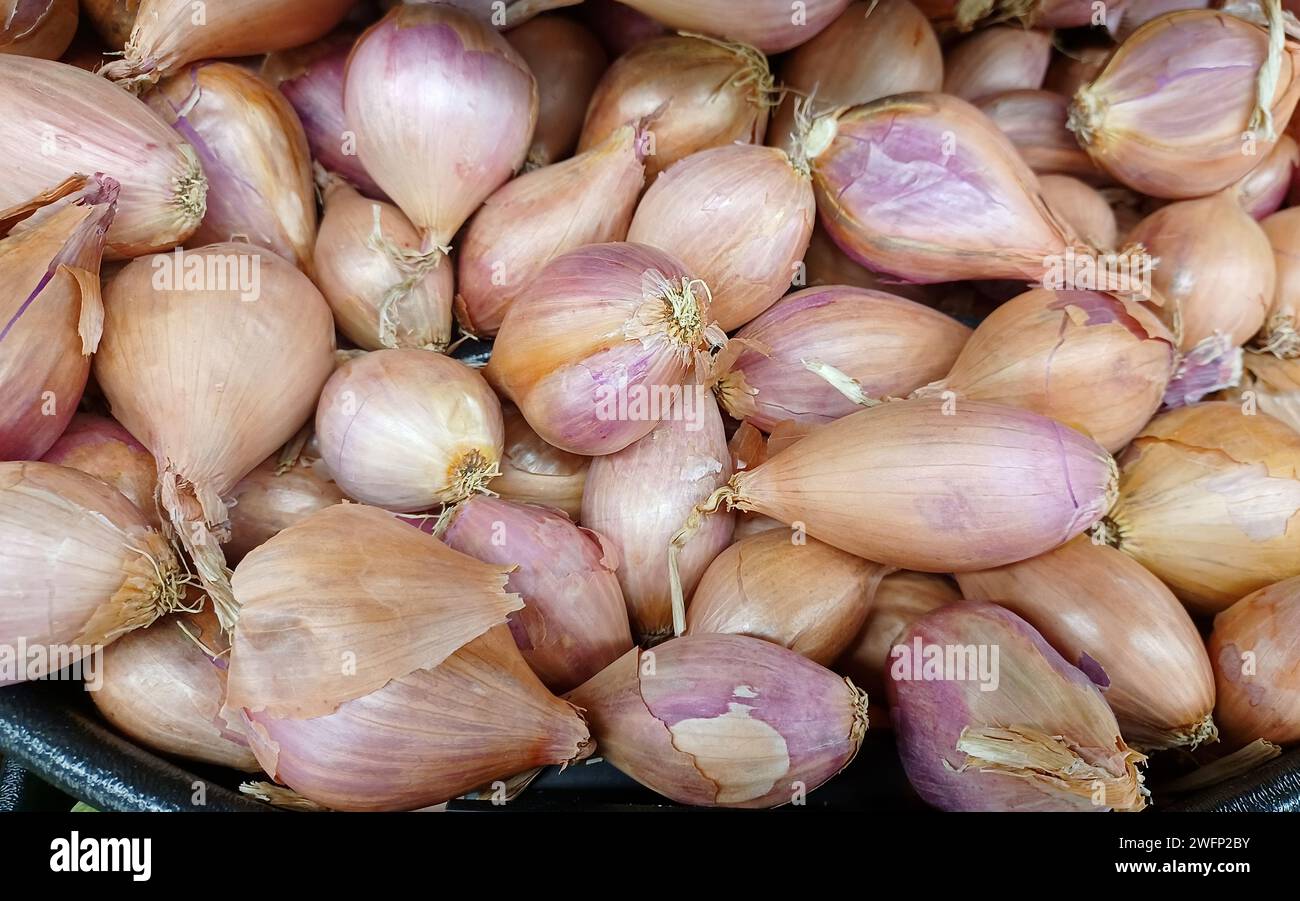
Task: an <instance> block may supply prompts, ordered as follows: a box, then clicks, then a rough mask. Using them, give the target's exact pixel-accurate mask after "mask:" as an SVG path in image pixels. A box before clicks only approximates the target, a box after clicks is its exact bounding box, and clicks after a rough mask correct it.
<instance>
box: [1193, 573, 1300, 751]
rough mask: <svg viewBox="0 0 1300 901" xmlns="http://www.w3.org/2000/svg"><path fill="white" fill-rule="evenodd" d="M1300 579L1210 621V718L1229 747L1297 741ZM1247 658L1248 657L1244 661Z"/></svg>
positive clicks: (1240, 603) (1242, 602) (1262, 591)
mask: <svg viewBox="0 0 1300 901" xmlns="http://www.w3.org/2000/svg"><path fill="white" fill-rule="evenodd" d="M1297 634H1300V578H1293V579H1286V580H1285V581H1282V582H1278V583H1276V584H1274V585H1270V586H1268V587H1267V588H1261V589H1260V590H1259V591H1256V592H1253V593H1252V594H1249V595H1247V596H1246V597H1244V598H1242V599H1241V600H1240V601H1237V603H1235V604H1233V605H1232V606H1231V607H1229V608H1228V609H1227V610H1225V611H1223V612H1222V613H1220V614H1219V615H1218V616H1217V617H1215V619H1214V631H1213V632H1212V633H1211V634H1210V641H1209V651H1210V659H1211V660H1212V661H1213V663H1214V675H1215V682H1216V685H1217V686H1218V692H1219V702H1218V706H1216V707H1215V711H1214V715H1215V719H1216V720H1218V722H1219V725H1220V727H1222V729H1223V731H1224V737H1225V739H1226V740H1227V741H1228V742H1229V743H1230V744H1232V745H1244V744H1247V743H1248V742H1252V741H1254V740H1256V739H1259V738H1262V739H1265V740H1267V741H1271V742H1275V743H1276V744H1279V745H1293V744H1295V743H1297V742H1300V693H1298V692H1297V691H1296V685H1295V680H1296V674H1297V673H1298V672H1300V653H1298V651H1300V648H1298V647H1297V644H1296V635H1297ZM1248 655H1249V656H1248Z"/></svg>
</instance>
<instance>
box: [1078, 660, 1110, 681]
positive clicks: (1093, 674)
mask: <svg viewBox="0 0 1300 901" xmlns="http://www.w3.org/2000/svg"><path fill="white" fill-rule="evenodd" d="M1077 665H1078V667H1079V670H1080V671H1081V672H1082V673H1083V674H1084V675H1086V676H1087V677H1088V678H1089V679H1091V680H1092V681H1093V683H1094V684H1095V685H1096V686H1097V687H1098V688H1110V676H1108V675H1106V670H1105V669H1103V668H1102V665H1101V664H1100V663H1098V662H1097V661H1096V660H1093V659H1092V658H1091V657H1089V656H1088V655H1087V654H1086V653H1084V654H1080V655H1079V662H1078V664H1077Z"/></svg>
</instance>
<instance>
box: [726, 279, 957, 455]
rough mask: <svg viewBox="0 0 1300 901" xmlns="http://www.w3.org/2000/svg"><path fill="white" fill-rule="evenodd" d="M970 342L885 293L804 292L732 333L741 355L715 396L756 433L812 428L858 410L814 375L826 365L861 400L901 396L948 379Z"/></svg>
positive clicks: (953, 324) (930, 313)
mask: <svg viewBox="0 0 1300 901" xmlns="http://www.w3.org/2000/svg"><path fill="white" fill-rule="evenodd" d="M970 334H971V331H970V329H968V328H967V327H966V326H964V325H962V324H961V323H959V322H957V321H956V320H954V319H951V318H950V317H948V316H945V315H944V314H942V313H940V312H937V311H936V310H932V309H930V308H929V307H925V306H922V305H921V304H918V303H913V302H912V301H910V300H904V299H902V298H901V297H895V296H894V295H892V294H886V293H884V292H883V291H867V290H863V289H860V288H849V287H835V286H832V287H828V288H805V289H804V290H802V291H798V292H796V293H794V294H791V295H789V296H788V297H784V298H782V299H781V300H780V301H778V302H777V304H776V305H775V306H773V307H772V308H771V309H769V310H768V311H767V312H765V313H763V314H762V315H761V316H759V317H758V318H757V319H755V320H754V321H753V322H751V323H749V325H747V326H745V327H744V328H742V329H741V330H740V331H739V332H738V333H737V338H738V339H743V340H741V341H738V342H737V345H738V346H740V347H742V348H743V350H742V351H741V353H740V354H739V356H738V357H737V358H736V360H735V361H734V362H733V363H731V364H730V365H729V366H728V367H726V371H725V372H723V373H721V376H720V379H719V382H718V385H717V388H716V391H717V393H718V398H719V400H720V401H721V403H722V406H723V409H725V410H726V411H727V412H728V413H729V414H730V415H731V416H733V417H735V418H736V419H743V420H744V421H746V422H748V423H751V424H752V425H755V426H757V427H758V428H760V429H762V430H764V431H771V430H772V428H773V427H775V426H776V425H777V424H778V423H780V422H784V421H787V420H790V421H793V422H796V423H801V424H807V425H820V424H823V423H827V422H831V421H833V420H836V419H839V418H840V417H842V416H847V415H848V414H850V413H853V412H855V411H856V410H858V409H859V407H858V405H857V404H856V403H854V402H853V401H852V400H850V399H849V398H848V397H846V396H845V394H844V393H843V392H842V391H840V390H838V389H837V388H836V387H835V385H833V384H831V382H829V381H827V380H826V379H825V378H824V377H823V376H821V375H818V374H817V372H816V371H814V370H815V368H817V367H820V366H829V367H831V369H832V370H833V371H834V372H835V373H837V374H842V375H843V376H845V377H847V378H848V379H851V380H852V381H853V382H855V383H856V385H857V387H858V389H860V390H861V392H862V393H863V394H864V395H866V396H868V397H872V398H882V397H893V396H905V395H907V394H908V393H909V392H911V391H913V390H914V389H916V388H920V387H921V386H923V385H925V384H928V383H929V382H931V381H934V380H935V379H937V378H941V377H942V376H943V375H944V374H946V373H947V372H948V371H949V370H950V369H951V368H952V364H953V362H954V361H955V360H956V359H957V355H958V353H959V352H960V351H961V349H962V346H963V345H964V344H965V343H966V340H967V339H968V338H969V337H970ZM810 364H812V366H811V367H810Z"/></svg>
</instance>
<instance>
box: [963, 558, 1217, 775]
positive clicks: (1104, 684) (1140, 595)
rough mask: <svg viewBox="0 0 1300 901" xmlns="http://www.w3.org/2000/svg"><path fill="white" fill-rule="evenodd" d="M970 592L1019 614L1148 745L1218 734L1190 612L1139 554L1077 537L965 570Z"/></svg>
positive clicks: (1141, 745) (1193, 741)
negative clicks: (1101, 692) (1144, 565)
mask: <svg viewBox="0 0 1300 901" xmlns="http://www.w3.org/2000/svg"><path fill="white" fill-rule="evenodd" d="M957 584H958V585H960V586H961V592H962V595H963V596H965V598H966V599H967V600H970V601H991V602H993V603H996V604H998V605H1000V606H1002V607H1005V608H1007V609H1008V610H1010V611H1012V612H1013V613H1015V614H1017V615H1018V616H1021V617H1023V618H1024V619H1025V621H1026V622H1028V623H1029V624H1030V625H1031V626H1033V627H1034V628H1035V629H1037V630H1038V631H1039V632H1040V633H1042V636H1043V637H1044V638H1046V639H1047V640H1048V641H1049V642H1050V643H1051V645H1052V647H1054V648H1056V650H1058V651H1060V652H1061V654H1062V655H1064V656H1065V658H1066V659H1067V660H1070V661H1072V662H1073V663H1074V665H1075V666H1077V667H1078V668H1079V669H1081V670H1082V671H1083V672H1084V673H1086V674H1087V675H1088V676H1090V677H1091V678H1092V680H1093V681H1094V682H1096V683H1097V684H1098V685H1099V686H1100V687H1101V688H1102V689H1104V691H1105V697H1106V701H1107V703H1109V704H1110V708H1111V710H1113V711H1114V712H1115V718H1116V719H1117V720H1118V721H1119V726H1120V731H1121V732H1122V733H1123V734H1124V740H1125V741H1127V742H1128V743H1129V744H1130V745H1131V746H1133V747H1135V748H1138V749H1139V750H1141V751H1144V752H1150V751H1159V750H1163V749H1165V748H1175V747H1182V746H1185V745H1186V746H1190V747H1192V748H1195V747H1196V746H1197V745H1198V744H1200V743H1201V742H1204V741H1214V739H1215V736H1216V734H1217V732H1216V730H1215V726H1214V720H1213V717H1212V716H1211V714H1212V711H1213V710H1214V674H1213V672H1212V671H1211V669H1210V660H1209V657H1207V656H1206V653H1205V644H1204V643H1203V642H1202V641H1201V636H1200V633H1199V632H1197V631H1196V625H1195V624H1194V623H1193V622H1192V618H1191V617H1190V616H1188V614H1187V611H1186V610H1185V609H1183V606H1182V605H1181V604H1180V603H1178V599H1177V598H1175V597H1174V595H1173V593H1172V592H1170V591H1169V589H1168V588H1166V587H1165V586H1164V583H1162V582H1161V581H1160V580H1159V579H1157V578H1156V577H1155V576H1153V575H1151V573H1149V572H1147V571H1146V570H1145V569H1143V568H1142V566H1141V565H1140V564H1138V563H1137V562H1136V561H1134V560H1133V558H1131V557H1129V556H1126V555H1125V554H1121V553H1120V552H1119V551H1117V550H1115V549H1114V548H1110V547H1107V546H1105V545H1104V544H1094V543H1093V542H1092V541H1090V540H1089V538H1088V537H1087V536H1082V535H1081V536H1079V537H1078V538H1075V539H1074V540H1073V541H1071V542H1069V543H1068V544H1065V545H1063V546H1061V547H1059V548H1057V549H1056V550H1054V551H1049V552H1048V553H1046V554H1042V555H1040V556H1038V557H1033V558H1031V559H1029V560H1024V561H1021V562H1020V563H1012V564H1009V565H1007V566H1003V567H999V568H997V569H989V570H984V571H983V572H973V573H958V574H957Z"/></svg>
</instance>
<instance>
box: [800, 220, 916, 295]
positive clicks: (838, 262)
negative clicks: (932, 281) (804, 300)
mask: <svg viewBox="0 0 1300 901" xmlns="http://www.w3.org/2000/svg"><path fill="white" fill-rule="evenodd" d="M801 274H802V276H803V278H804V279H806V281H807V283H808V285H809V286H811V287H818V286H831V287H853V288H865V289H867V290H868V291H883V292H885V293H886V294H893V295H896V296H898V297H903V298H906V299H907V300H915V301H917V302H919V303H923V304H927V305H929V304H930V303H931V302H932V301H936V300H937V299H938V298H937V296H936V295H937V291H938V290H939V289H937V288H935V287H934V286H931V285H908V284H904V283H902V282H900V281H898V280H897V279H892V278H890V277H889V276H882V275H877V274H876V273H874V272H872V271H871V270H870V269H868V268H866V267H865V266H863V265H862V264H861V263H858V262H857V261H856V260H854V259H852V258H851V257H850V256H849V255H848V254H846V253H845V252H844V251H842V250H840V248H839V245H837V244H836V243H835V242H834V241H833V240H831V237H830V235H828V234H827V233H826V229H825V228H824V227H823V226H822V225H821V223H820V222H818V223H817V224H816V225H814V226H813V233H812V239H811V240H809V242H808V250H807V251H805V253H804V255H803V272H802V273H801ZM798 283H799V282H798V279H797V278H796V280H795V284H798Z"/></svg>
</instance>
